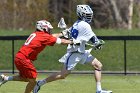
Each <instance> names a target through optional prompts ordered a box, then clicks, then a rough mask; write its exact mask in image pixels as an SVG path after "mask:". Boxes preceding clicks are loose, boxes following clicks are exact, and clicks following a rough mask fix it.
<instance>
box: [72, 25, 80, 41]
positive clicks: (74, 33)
mask: <svg viewBox="0 0 140 93" xmlns="http://www.w3.org/2000/svg"><path fill="white" fill-rule="evenodd" d="M78 33H79V32H78V30H77V29H73V28H72V30H71V36H72V37H73V38H74V39H76V38H77V36H78Z"/></svg>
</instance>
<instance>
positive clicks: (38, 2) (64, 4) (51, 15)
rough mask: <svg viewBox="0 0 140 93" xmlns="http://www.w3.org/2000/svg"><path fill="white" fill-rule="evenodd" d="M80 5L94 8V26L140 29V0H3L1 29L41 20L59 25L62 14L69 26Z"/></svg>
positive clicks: (0, 2) (29, 25)
mask: <svg viewBox="0 0 140 93" xmlns="http://www.w3.org/2000/svg"><path fill="white" fill-rule="evenodd" d="M78 4H88V5H89V6H90V7H91V8H92V9H93V12H94V18H93V22H92V23H91V25H92V26H93V27H94V28H126V29H132V28H140V0H0V20H1V21H0V28H1V29H19V30H22V29H33V28H34V26H35V22H36V21H37V20H41V19H47V20H48V21H50V22H51V23H52V24H53V26H54V27H56V26H57V23H58V22H59V20H60V18H61V17H64V18H65V21H66V23H67V24H68V25H69V26H70V25H72V24H73V22H74V21H75V20H76V19H77V15H76V5H78Z"/></svg>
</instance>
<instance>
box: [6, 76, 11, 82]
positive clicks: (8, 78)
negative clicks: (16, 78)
mask: <svg viewBox="0 0 140 93" xmlns="http://www.w3.org/2000/svg"><path fill="white" fill-rule="evenodd" d="M4 79H5V80H7V81H12V80H13V76H5V77H4Z"/></svg>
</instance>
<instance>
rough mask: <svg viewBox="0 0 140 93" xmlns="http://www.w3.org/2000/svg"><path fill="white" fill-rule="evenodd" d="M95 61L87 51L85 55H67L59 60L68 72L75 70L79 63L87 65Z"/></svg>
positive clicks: (77, 53) (73, 53) (74, 53)
mask: <svg viewBox="0 0 140 93" xmlns="http://www.w3.org/2000/svg"><path fill="white" fill-rule="evenodd" d="M93 59H94V57H93V56H92V55H91V54H90V52H89V51H88V50H86V51H85V53H79V52H72V53H66V54H65V55H64V56H63V57H62V58H61V59H59V62H62V63H64V64H65V65H66V69H67V70H73V69H74V68H75V66H76V65H77V63H80V64H85V63H88V62H92V61H93Z"/></svg>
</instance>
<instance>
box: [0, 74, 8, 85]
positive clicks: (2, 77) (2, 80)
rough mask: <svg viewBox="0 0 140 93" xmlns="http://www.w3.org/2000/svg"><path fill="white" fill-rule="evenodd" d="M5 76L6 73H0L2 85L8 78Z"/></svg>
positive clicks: (0, 83)
mask: <svg viewBox="0 0 140 93" xmlns="http://www.w3.org/2000/svg"><path fill="white" fill-rule="evenodd" d="M4 77H6V76H5V75H4V74H1V75H0V86H1V85H2V84H4V83H6V82H7V80H5V78H4Z"/></svg>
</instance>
